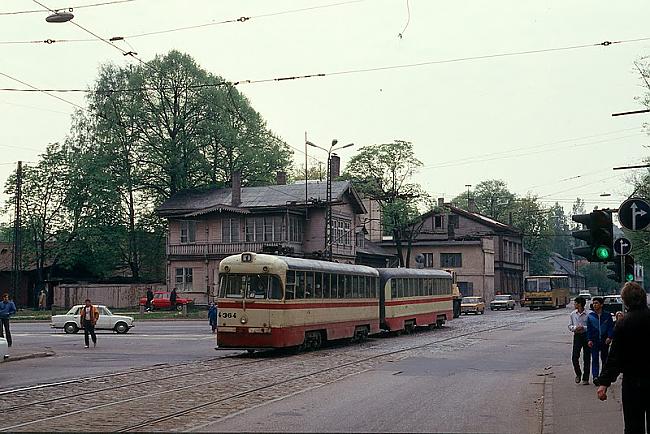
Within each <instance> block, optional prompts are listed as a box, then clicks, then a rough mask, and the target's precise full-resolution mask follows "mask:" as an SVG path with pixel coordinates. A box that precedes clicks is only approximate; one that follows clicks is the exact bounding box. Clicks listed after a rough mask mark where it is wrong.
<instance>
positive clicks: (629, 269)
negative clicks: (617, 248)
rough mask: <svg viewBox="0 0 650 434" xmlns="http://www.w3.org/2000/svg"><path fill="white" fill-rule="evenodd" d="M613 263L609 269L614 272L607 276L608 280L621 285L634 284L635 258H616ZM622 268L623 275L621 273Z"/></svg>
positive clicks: (626, 256) (628, 256) (627, 256)
mask: <svg viewBox="0 0 650 434" xmlns="http://www.w3.org/2000/svg"><path fill="white" fill-rule="evenodd" d="M613 261H614V262H612V263H611V264H609V265H608V266H607V269H608V270H611V271H612V273H609V274H607V278H608V279H612V280H613V281H615V282H619V283H622V282H632V281H633V280H634V257H633V256H630V255H625V256H623V257H621V256H616V257H615V258H614V259H613ZM621 267H622V271H623V273H621Z"/></svg>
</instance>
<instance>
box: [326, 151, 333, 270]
mask: <svg viewBox="0 0 650 434" xmlns="http://www.w3.org/2000/svg"><path fill="white" fill-rule="evenodd" d="M326 210H327V211H326V216H325V257H326V259H327V260H328V261H331V260H332V156H331V153H329V152H328V153H327V194H326Z"/></svg>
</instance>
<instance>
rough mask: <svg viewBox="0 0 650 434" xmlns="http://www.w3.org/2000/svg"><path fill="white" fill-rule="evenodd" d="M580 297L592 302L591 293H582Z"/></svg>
mask: <svg viewBox="0 0 650 434" xmlns="http://www.w3.org/2000/svg"><path fill="white" fill-rule="evenodd" d="M578 296H579V297H582V298H584V299H585V300H586V301H589V300H591V293H590V292H589V291H580V294H578Z"/></svg>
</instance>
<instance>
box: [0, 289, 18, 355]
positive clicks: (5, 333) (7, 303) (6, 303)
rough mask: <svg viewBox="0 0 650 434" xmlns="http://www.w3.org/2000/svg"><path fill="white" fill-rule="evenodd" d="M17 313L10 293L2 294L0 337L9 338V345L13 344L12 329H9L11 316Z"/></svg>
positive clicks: (0, 303) (0, 302)
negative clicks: (10, 298)
mask: <svg viewBox="0 0 650 434" xmlns="http://www.w3.org/2000/svg"><path fill="white" fill-rule="evenodd" d="M15 313H16V305H15V304H14V302H13V301H11V300H9V294H7V293H6V292H5V293H4V294H2V301H0V337H2V338H6V339H7V345H8V346H11V344H12V340H11V330H10V329H9V317H10V316H11V315H13V314H15Z"/></svg>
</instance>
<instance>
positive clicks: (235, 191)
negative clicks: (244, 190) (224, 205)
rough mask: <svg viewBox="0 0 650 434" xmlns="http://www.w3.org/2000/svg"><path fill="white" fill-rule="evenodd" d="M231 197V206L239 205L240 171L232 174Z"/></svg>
mask: <svg viewBox="0 0 650 434" xmlns="http://www.w3.org/2000/svg"><path fill="white" fill-rule="evenodd" d="M230 195H231V197H232V206H239V205H241V171H240V170H235V171H234V172H233V173H232V189H231V193H230Z"/></svg>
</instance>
